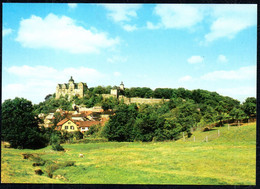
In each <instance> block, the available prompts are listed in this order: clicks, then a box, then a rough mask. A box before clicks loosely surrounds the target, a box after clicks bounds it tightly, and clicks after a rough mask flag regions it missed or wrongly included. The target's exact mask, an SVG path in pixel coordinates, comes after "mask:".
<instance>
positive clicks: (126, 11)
mask: <svg viewBox="0 0 260 189" xmlns="http://www.w3.org/2000/svg"><path fill="white" fill-rule="evenodd" d="M103 6H104V7H105V8H106V9H107V10H108V11H109V12H110V13H109V14H108V16H109V17H110V18H112V19H113V20H114V21H115V22H121V21H130V20H131V18H136V17H137V14H136V11H137V10H138V9H140V8H141V5H138V4H104V5H103Z"/></svg>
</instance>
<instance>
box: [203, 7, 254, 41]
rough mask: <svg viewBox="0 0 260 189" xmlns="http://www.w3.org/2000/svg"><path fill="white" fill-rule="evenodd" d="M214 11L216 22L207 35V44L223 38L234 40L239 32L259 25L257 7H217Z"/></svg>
mask: <svg viewBox="0 0 260 189" xmlns="http://www.w3.org/2000/svg"><path fill="white" fill-rule="evenodd" d="M212 9H213V10H212V13H211V14H212V15H213V17H215V21H214V22H213V23H212V25H211V27H210V32H209V33H208V34H206V35H205V40H206V42H211V41H214V40H216V39H219V38H223V37H227V38H230V39H232V38H234V37H235V35H236V34H237V33H238V32H240V31H242V30H244V29H246V28H248V27H250V26H254V25H256V23H257V20H256V19H257V6H256V5H215V6H213V8H212Z"/></svg>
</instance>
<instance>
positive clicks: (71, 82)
mask: <svg viewBox="0 0 260 189" xmlns="http://www.w3.org/2000/svg"><path fill="white" fill-rule="evenodd" d="M69 84H74V79H73V78H72V76H70V80H69Z"/></svg>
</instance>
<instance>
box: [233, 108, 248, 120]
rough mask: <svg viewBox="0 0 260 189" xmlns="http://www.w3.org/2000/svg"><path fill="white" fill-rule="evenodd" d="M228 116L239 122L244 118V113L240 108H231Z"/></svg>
mask: <svg viewBox="0 0 260 189" xmlns="http://www.w3.org/2000/svg"><path fill="white" fill-rule="evenodd" d="M229 114H230V116H231V117H232V118H233V119H235V120H241V119H243V118H245V116H246V114H245V112H244V111H243V110H242V109H240V108H233V109H232V110H231V111H230V113H229Z"/></svg>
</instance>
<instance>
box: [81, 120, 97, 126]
mask: <svg viewBox="0 0 260 189" xmlns="http://www.w3.org/2000/svg"><path fill="white" fill-rule="evenodd" d="M78 123H79V127H90V126H92V125H98V124H100V121H81V122H78Z"/></svg>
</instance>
